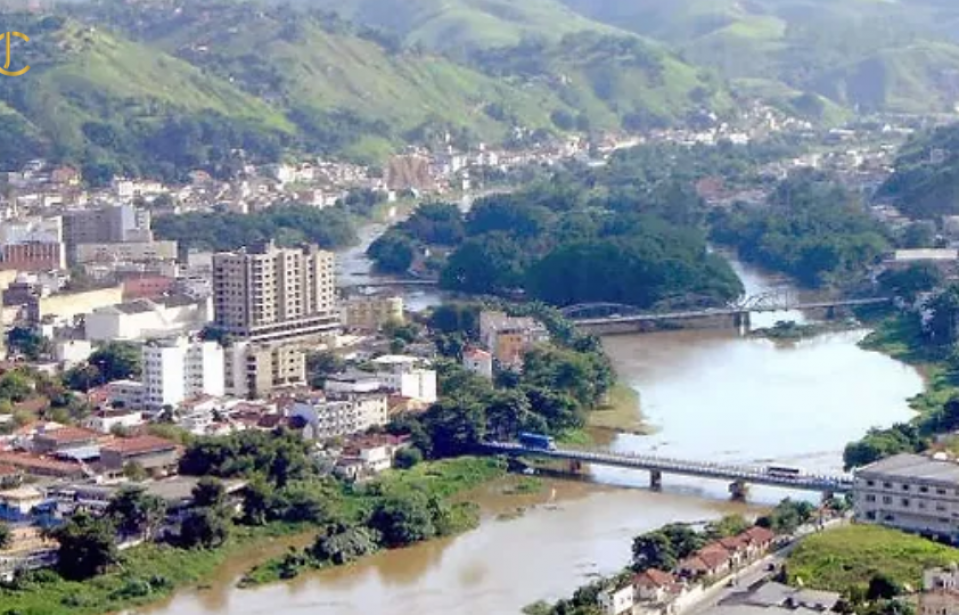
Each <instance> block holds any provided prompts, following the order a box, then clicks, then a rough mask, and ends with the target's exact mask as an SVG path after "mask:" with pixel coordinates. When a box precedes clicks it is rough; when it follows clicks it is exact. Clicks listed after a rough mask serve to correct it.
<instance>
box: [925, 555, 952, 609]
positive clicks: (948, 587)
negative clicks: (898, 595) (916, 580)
mask: <svg viewBox="0 0 959 615" xmlns="http://www.w3.org/2000/svg"><path fill="white" fill-rule="evenodd" d="M918 613H919V615H957V614H959V565H957V564H955V563H953V564H952V565H951V566H948V567H946V568H930V569H928V570H925V571H923V573H922V593H921V594H919V609H918Z"/></svg>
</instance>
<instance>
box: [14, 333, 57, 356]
mask: <svg viewBox="0 0 959 615" xmlns="http://www.w3.org/2000/svg"><path fill="white" fill-rule="evenodd" d="M7 346H8V347H9V348H10V349H11V350H15V351H18V352H20V353H23V356H24V357H26V358H27V360H28V361H38V360H39V359H40V358H41V357H42V356H43V355H46V354H49V353H50V352H51V351H52V349H53V345H52V344H51V343H50V340H48V339H46V338H45V337H43V336H42V335H41V334H39V333H37V332H36V331H34V330H33V329H28V328H26V327H14V328H12V329H10V332H9V333H7Z"/></svg>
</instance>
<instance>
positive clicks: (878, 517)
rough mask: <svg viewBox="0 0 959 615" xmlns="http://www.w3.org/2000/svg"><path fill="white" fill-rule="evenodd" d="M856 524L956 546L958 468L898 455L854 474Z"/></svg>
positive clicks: (958, 539) (958, 533)
mask: <svg viewBox="0 0 959 615" xmlns="http://www.w3.org/2000/svg"><path fill="white" fill-rule="evenodd" d="M853 496H854V502H855V511H856V519H857V520H858V521H859V522H861V523H876V524H879V525H885V526H888V527H893V528H896V529H900V530H903V531H907V532H915V533H917V534H924V535H927V536H934V537H937V538H940V539H944V540H948V541H950V542H959V464H957V463H956V462H955V461H949V460H946V459H936V458H932V457H926V456H923V455H914V454H909V453H903V454H900V455H894V456H892V457H889V458H887V459H883V460H881V461H877V462H876V463H873V464H871V465H868V466H866V467H864V468H861V469H859V470H857V471H856V479H855V485H854V487H853Z"/></svg>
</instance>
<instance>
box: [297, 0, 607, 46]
mask: <svg viewBox="0 0 959 615" xmlns="http://www.w3.org/2000/svg"><path fill="white" fill-rule="evenodd" d="M301 2H302V3H303V4H308V5H310V6H314V7H317V8H322V9H325V10H328V11H333V12H336V13H338V14H340V15H342V16H343V17H345V18H347V19H350V20H352V21H355V22H357V23H362V24H366V25H369V26H371V27H375V28H379V29H382V30H385V31H388V32H393V33H395V34H397V35H398V36H399V37H400V38H401V39H402V40H403V41H404V42H406V43H407V44H419V45H423V46H424V47H426V48H428V49H435V50H442V51H445V52H458V51H464V50H465V51H469V50H473V49H478V48H488V47H497V46H511V45H516V44H518V43H520V42H521V41H522V40H524V39H526V38H531V37H532V38H540V39H544V40H551V41H556V40H559V39H560V38H561V37H563V36H564V35H566V34H573V33H576V32H583V31H593V32H606V33H609V34H612V33H614V32H615V29H614V28H612V27H610V26H608V25H603V24H600V23H597V22H595V21H592V20H589V19H587V18H585V17H583V16H582V15H580V14H578V13H576V12H575V11H572V10H570V9H569V8H567V7H566V6H564V5H563V4H562V3H561V2H558V1H557V0H523V1H522V2H514V1H512V0H301Z"/></svg>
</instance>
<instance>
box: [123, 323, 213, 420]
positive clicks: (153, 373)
mask: <svg viewBox="0 0 959 615" xmlns="http://www.w3.org/2000/svg"><path fill="white" fill-rule="evenodd" d="M142 353H143V385H144V391H145V394H144V407H145V408H146V409H147V410H150V411H153V412H159V411H160V410H162V409H163V408H164V407H166V406H170V407H176V406H177V405H178V404H179V403H180V402H182V401H184V400H187V399H192V398H195V397H200V396H212V397H222V396H223V395H224V394H225V382H226V379H225V375H224V365H225V363H224V354H223V348H222V347H221V346H220V344H219V343H218V342H213V341H202V340H197V339H190V338H188V337H185V336H184V337H177V338H168V339H163V340H153V341H150V342H148V343H146V344H144V346H143V351H142Z"/></svg>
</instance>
